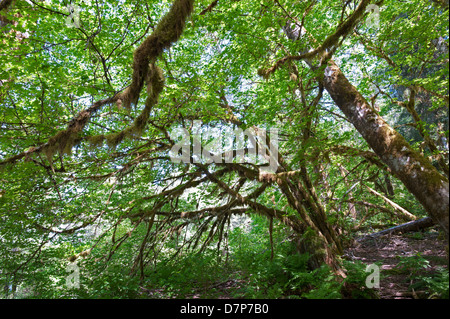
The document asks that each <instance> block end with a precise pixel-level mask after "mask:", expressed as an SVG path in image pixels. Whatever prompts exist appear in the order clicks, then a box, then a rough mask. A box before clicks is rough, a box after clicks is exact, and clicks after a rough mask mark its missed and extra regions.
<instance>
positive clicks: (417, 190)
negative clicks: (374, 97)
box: [323, 60, 449, 238]
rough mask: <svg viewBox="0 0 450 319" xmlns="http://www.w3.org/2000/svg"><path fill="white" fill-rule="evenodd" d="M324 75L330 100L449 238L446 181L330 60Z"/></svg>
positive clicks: (447, 189) (447, 187)
mask: <svg viewBox="0 0 450 319" xmlns="http://www.w3.org/2000/svg"><path fill="white" fill-rule="evenodd" d="M325 74H326V76H324V81H323V83H324V87H325V89H326V90H327V91H328V93H329V94H330V96H331V98H332V99H333V101H334V102H335V103H336V105H337V106H338V107H339V108H340V109H341V111H342V112H343V113H344V114H345V116H346V117H347V119H348V120H349V121H350V122H351V123H352V124H353V125H354V127H355V128H356V129H357V130H358V132H359V133H360V134H361V135H362V137H363V138H364V139H365V140H366V141H367V143H368V144H369V146H370V147H371V148H372V149H373V150H374V152H375V153H376V154H377V155H378V156H379V157H380V158H381V160H382V161H383V162H384V163H385V164H386V165H387V166H388V167H389V169H390V171H391V172H392V174H393V175H395V176H396V177H397V178H398V179H400V180H401V181H402V182H403V184H404V185H405V186H406V188H407V189H408V190H409V191H410V192H411V193H412V194H413V195H414V196H415V197H416V198H417V200H418V201H419V202H420V203H421V204H422V205H423V207H424V208H425V210H426V211H427V212H428V214H429V215H430V217H431V218H433V220H434V221H435V222H436V223H438V224H439V225H440V226H441V227H442V228H443V230H444V232H445V234H446V236H447V238H448V226H449V225H448V224H449V212H448V210H449V185H448V180H447V178H446V177H444V176H443V175H441V174H440V173H439V172H438V170H437V169H436V168H435V167H434V166H433V165H432V164H431V163H430V161H428V159H426V158H425V157H423V156H422V155H421V154H420V153H418V152H417V151H415V150H414V149H412V147H411V146H410V145H409V143H408V142H407V141H406V140H405V139H404V138H403V136H402V135H401V134H399V133H398V132H397V131H395V130H394V129H393V128H392V127H390V126H389V125H388V124H387V123H386V121H384V119H383V118H382V117H381V116H379V115H378V114H377V112H376V111H375V110H374V109H373V108H372V107H371V105H370V104H369V103H368V102H367V101H366V99H365V98H364V97H363V96H362V95H361V93H360V92H359V91H358V90H357V89H356V88H355V87H354V86H353V85H352V84H351V83H350V82H349V81H348V79H347V78H346V77H345V75H344V74H343V73H342V71H341V70H340V69H339V67H338V66H337V65H336V64H335V63H334V62H333V61H331V60H330V61H329V62H328V66H327V68H326V71H325Z"/></svg>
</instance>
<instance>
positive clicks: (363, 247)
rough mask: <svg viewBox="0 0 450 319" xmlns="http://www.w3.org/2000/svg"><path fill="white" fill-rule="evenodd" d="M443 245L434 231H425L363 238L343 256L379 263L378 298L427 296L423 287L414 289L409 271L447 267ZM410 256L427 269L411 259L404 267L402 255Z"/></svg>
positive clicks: (425, 270) (429, 270)
mask: <svg viewBox="0 0 450 319" xmlns="http://www.w3.org/2000/svg"><path fill="white" fill-rule="evenodd" d="M446 245H447V244H446V242H445V241H444V240H443V239H440V238H439V236H438V232H437V231H429V232H425V233H422V232H419V233H412V234H404V235H401V236H399V235H391V236H383V237H379V238H377V239H372V238H370V239H366V240H364V241H362V242H360V243H358V244H357V245H356V246H355V247H353V248H351V249H349V250H348V251H347V253H346V255H347V256H348V258H349V259H352V260H360V261H362V262H363V263H365V264H367V265H369V264H372V263H377V264H379V265H380V277H381V279H380V288H379V296H380V298H381V299H421V298H428V297H429V296H430V294H429V292H428V291H427V290H428V289H427V287H420V288H419V290H417V288H416V290H414V288H413V285H414V284H415V282H414V279H411V273H413V272H415V273H417V272H420V274H421V275H422V274H423V275H426V276H431V275H432V274H433V273H434V272H436V270H437V269H438V267H448V257H447V253H446V251H445V246H446ZM413 256H416V257H418V258H417V259H418V260H421V261H422V265H423V263H424V262H425V263H426V265H428V266H427V268H426V269H424V268H422V267H420V265H421V264H419V263H417V262H415V263H414V262H412V263H411V264H410V265H411V267H410V268H407V267H405V261H407V260H408V258H402V257H413ZM421 257H423V258H421ZM409 260H411V259H409ZM402 262H403V264H402Z"/></svg>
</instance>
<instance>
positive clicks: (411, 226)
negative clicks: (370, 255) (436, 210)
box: [357, 217, 436, 241]
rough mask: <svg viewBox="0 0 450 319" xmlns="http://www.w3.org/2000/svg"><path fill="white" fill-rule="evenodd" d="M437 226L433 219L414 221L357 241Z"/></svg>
mask: <svg viewBox="0 0 450 319" xmlns="http://www.w3.org/2000/svg"><path fill="white" fill-rule="evenodd" d="M435 224H436V223H435V222H434V221H433V220H432V219H431V217H425V218H422V219H418V220H414V221H412V222H408V223H405V224H401V225H398V226H394V227H391V228H388V229H385V230H382V231H379V232H377V233H374V234H369V235H366V236H363V237H361V238H359V239H357V241H362V240H364V239H368V238H375V237H380V236H383V235H388V234H389V235H392V234H398V233H407V232H413V231H419V230H422V229H425V228H428V227H431V226H433V225H435Z"/></svg>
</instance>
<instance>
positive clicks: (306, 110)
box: [0, 0, 449, 297]
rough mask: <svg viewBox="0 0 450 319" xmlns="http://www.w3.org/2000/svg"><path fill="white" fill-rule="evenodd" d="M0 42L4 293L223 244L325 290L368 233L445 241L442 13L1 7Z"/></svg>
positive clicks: (415, 9) (243, 6) (148, 264)
mask: <svg viewBox="0 0 450 319" xmlns="http://www.w3.org/2000/svg"><path fill="white" fill-rule="evenodd" d="M0 32H1V38H0V48H1V50H0V61H1V69H0V110H1V112H0V125H1V127H0V129H1V135H0V261H1V262H0V282H1V283H2V285H3V286H5V294H6V295H8V294H9V293H10V290H11V286H12V285H14V286H17V285H22V286H23V287H34V289H35V291H38V292H39V293H40V294H41V296H50V297H55V296H59V295H58V293H59V294H63V295H64V293H61V292H57V291H58V290H57V289H54V290H52V289H50V288H48V287H49V285H50V286H51V285H53V286H55V287H56V286H58V285H61V283H62V282H63V280H65V279H64V278H65V276H66V275H67V273H66V272H65V267H66V265H67V264H68V263H73V262H78V264H80V263H84V267H85V269H90V271H91V275H90V276H91V277H89V278H90V279H89V280H90V281H89V280H88V279H86V280H85V281H84V285H85V286H84V288H83V289H85V290H84V292H85V294H86V295H84V296H89V294H91V295H94V296H98V295H101V293H100V292H99V291H103V290H104V289H106V288H104V287H103V286H102V287H103V288H101V289H103V290H101V289H100V288H98V287H97V288H98V289H99V290H96V292H92V291H90V290H89V289H93V288H92V287H93V283H94V282H95V278H97V277H96V276H100V275H99V274H103V275H102V276H106V275H105V272H104V270H105V269H109V271H110V272H114V271H116V272H117V273H122V272H123V273H124V274H127V276H130V277H129V278H132V279H129V280H130V282H131V281H133V280H136V281H139V282H140V283H141V285H142V282H145V281H146V280H151V279H152V278H153V277H152V276H153V275H152V274H153V272H152V271H153V269H160V268H161V267H159V265H163V264H164V265H166V266H164V267H166V268H164V267H163V268H164V269H169V266H168V265H167V264H166V263H168V262H169V261H171V260H177V258H181V257H182V256H186V254H188V255H189V254H194V253H201V254H202V255H204V256H206V255H208V254H210V253H211V252H212V251H214V253H213V254H216V253H218V254H219V255H218V256H219V257H220V256H222V257H223V256H225V254H226V256H227V259H228V256H229V255H230V256H234V257H235V258H238V257H237V256H238V253H237V252H238V251H239V250H238V249H237V248H236V249H235V251H234V255H233V249H231V248H230V247H231V246H232V245H237V244H236V243H237V238H238V237H239V236H244V237H245V236H247V237H246V238H247V239H246V240H248V241H250V242H251V241H252V240H254V241H253V244H255V245H256V243H258V242H260V243H261V244H263V245H265V246H264V247H266V248H267V249H268V253H270V258H271V259H274V258H275V259H276V256H274V255H276V254H277V251H278V253H281V251H282V250H283V249H284V248H283V247H284V246H283V245H284V244H285V243H287V242H289V243H295V247H296V249H297V250H298V252H299V253H300V255H299V256H307V257H305V260H302V261H299V260H297V259H295V260H293V259H292V261H293V262H297V263H299V264H302V265H303V264H304V265H306V266H305V267H307V268H308V269H309V270H314V269H316V270H317V269H322V268H321V267H322V266H323V265H325V266H326V267H328V268H329V269H330V271H331V273H333V275H334V276H335V277H336V278H341V280H342V278H347V276H348V269H349V267H354V265H353V266H351V265H348V264H344V263H343V262H342V256H344V254H345V250H346V247H348V246H349V245H352V243H353V242H354V240H355V238H357V237H359V236H361V235H363V234H368V233H371V232H374V231H376V229H378V228H389V227H391V226H395V225H399V224H402V223H405V222H409V221H415V220H418V219H421V218H429V220H430V221H431V223H432V224H437V225H438V227H439V229H440V230H441V231H442V232H443V234H444V237H446V238H447V239H448V174H449V170H448V165H449V164H448V163H449V162H448V151H449V147H448V138H449V136H448V132H449V128H448V105H449V95H448V94H449V93H448V86H449V83H448V81H449V69H448V61H449V60H448V52H449V50H448V41H449V36H448V1H429V0H411V1H391V0H385V1H383V0H381V1H368V0H349V1H336V0H335V1H328V0H307V1H284V0H283V1H282V0H274V1H272V0H262V1H249V0H239V1H229V0H228V1H227V0H223V1H222V0H218V1H217V0H216V1H212V2H211V1H210V0H205V1H203V0H201V1H193V0H173V1H166V0H146V1H143V0H134V1H128V0H121V1H91V0H80V1H72V2H70V3H69V1H56V0H29V1H28V0H27V1H20V0H16V1H8V0H2V1H1V2H0ZM183 132H184V135H183V134H182V133H183ZM244 133H246V134H247V137H246V138H244ZM183 136H184V140H183V139H182V137H183ZM186 136H187V137H186ZM241 137H242V138H241ZM241 141H242V143H240V142H241ZM183 143H184V144H183ZM180 145H184V148H181V147H179V146H180ZM186 145H187V146H186ZM200 146H201V147H200ZM177 147H178V148H177ZM255 149H256V150H257V152H256V153H252V151H255ZM178 151H179V152H178ZM182 151H183V152H185V151H187V160H186V157H185V158H184V159H185V160H184V161H180V160H178V161H177V160H174V157H179V156H180V155H181V154H182V153H181V152H182ZM199 151H200V152H199ZM233 151H234V152H233ZM227 152H228V153H227ZM230 152H231V153H230ZM183 154H184V155H186V153H183ZM202 155H203V156H202ZM239 155H240V156H239ZM227 156H229V157H227ZM225 159H228V160H225ZM269 164H275V165H270V166H269ZM268 167H269V169H268ZM245 221H249V222H250V223H251V225H253V226H251V227H250V228H251V229H252V231H253V233H252V232H250V233H249V232H245V231H244V230H243V228H245V227H244V226H245V225H246V224H245ZM258 225H259V226H258ZM258 227H262V228H261V229H260V228H258ZM252 234H253V235H254V236H256V237H255V238H254V239H252V237H251V236H252ZM238 235H239V236H238ZM239 238H241V237H239ZM233 240H234V244H233V243H232V242H233ZM230 245H231V246H230ZM239 247H240V246H239ZM447 251H448V250H447ZM283 253H284V254H286V256H290V257H286V258H288V259H286V260H291V259H289V258H294V257H292V255H293V254H294V253H293V252H292V251H290V250H289V249H287V251H283ZM295 258H297V257H295ZM301 258H303V257H301ZM219 259H220V258H219ZM222 259H224V258H222ZM222 259H220V260H221V261H220V262H223V260H222ZM217 262H219V261H217ZM158 267H159V268H158ZM192 267H194V266H192ZM208 267H210V266H207V265H205V269H208ZM86 276H87V275H86ZM447 276H448V274H447ZM55 278H56V279H55ZM127 278H128V277H127ZM305 278H306V277H305ZM115 280H120V278H117V277H116V278H115ZM304 280H307V279H304ZM308 280H313V279H312V278H310V279H308ZM344 280H345V279H344ZM338 281H339V280H338ZM117 285H118V286H120V284H117ZM53 286H52V287H53ZM45 287H47V288H45ZM128 293H130V294H131V292H129V291H128V290H124V289H122V290H121V292H120V294H119V296H120V297H126V296H128V295H127V294H128ZM46 294H47V295H46ZM38 295H39V294H38ZM64 296H66V295H64ZM79 296H81V295H79Z"/></svg>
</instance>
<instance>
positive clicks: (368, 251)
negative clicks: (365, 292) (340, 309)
mask: <svg viewBox="0 0 450 319" xmlns="http://www.w3.org/2000/svg"><path fill="white" fill-rule="evenodd" d="M446 246H447V243H446V241H445V240H444V239H443V238H441V236H440V235H439V232H438V231H436V230H434V229H430V230H427V231H424V232H415V233H406V234H402V235H385V236H380V237H377V238H376V239H375V238H372V237H365V238H364V239H363V240H360V241H356V242H355V244H354V245H353V246H352V247H350V248H348V249H347V250H346V252H345V256H346V259H347V260H350V261H352V262H361V263H363V264H365V265H371V264H376V265H378V266H379V270H380V281H379V284H380V287H379V288H378V289H376V291H377V294H378V297H379V298H380V299H428V298H439V297H440V298H442V294H445V291H446V293H447V295H448V273H447V272H446V269H448V263H449V261H448V255H447V252H446V250H445V247H446ZM225 273H226V276H220V278H215V279H213V280H207V281H202V282H196V281H195V280H194V281H193V282H189V283H185V285H188V286H189V287H190V288H192V290H190V291H189V292H188V293H185V294H183V295H182V296H180V295H178V293H175V294H173V295H171V296H169V295H168V294H167V289H166V288H159V289H155V288H153V289H143V291H142V293H143V294H145V295H146V296H147V297H148V298H180V297H181V298H187V299H198V298H200V299H201V298H212V299H235V298H247V295H246V289H247V287H248V286H249V284H250V280H249V277H248V274H244V272H242V271H240V270H238V271H236V270H233V271H231V270H226V271H225ZM367 274H368V275H369V273H367ZM445 274H447V275H445ZM445 282H446V283H445ZM194 287H195V288H194ZM446 287H447V288H446ZM446 289H447V290H446ZM277 298H279V297H277ZM444 298H445V297H444ZM446 298H448V297H446Z"/></svg>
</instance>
